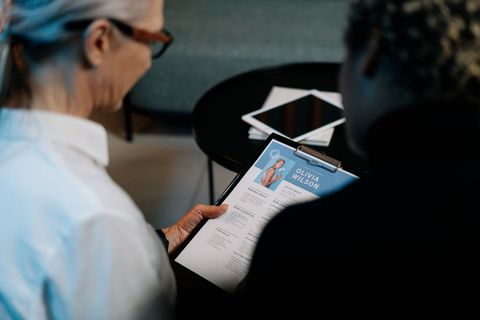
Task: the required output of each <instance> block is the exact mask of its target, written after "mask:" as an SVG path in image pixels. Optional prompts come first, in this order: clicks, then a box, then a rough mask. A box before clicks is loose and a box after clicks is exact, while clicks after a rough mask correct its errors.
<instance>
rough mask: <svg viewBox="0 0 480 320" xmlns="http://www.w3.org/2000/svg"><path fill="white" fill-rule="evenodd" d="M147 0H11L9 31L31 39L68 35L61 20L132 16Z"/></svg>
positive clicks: (140, 11)
mask: <svg viewBox="0 0 480 320" xmlns="http://www.w3.org/2000/svg"><path fill="white" fill-rule="evenodd" d="M148 3H149V0H13V3H12V14H11V23H10V33H11V34H12V35H13V36H20V37H24V38H27V39H32V40H34V41H35V42H52V41H58V40H60V41H61V40H63V39H65V38H67V37H68V36H69V33H68V31H67V30H65V29H64V28H63V26H64V24H65V22H67V21H74V20H85V19H94V18H101V17H109V18H116V19H119V20H123V21H127V22H128V21H132V20H136V19H138V18H140V17H142V16H143V15H145V14H146V12H147V10H148V9H147V5H148Z"/></svg>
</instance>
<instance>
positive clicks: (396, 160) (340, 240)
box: [240, 0, 480, 319]
mask: <svg viewBox="0 0 480 320" xmlns="http://www.w3.org/2000/svg"><path fill="white" fill-rule="evenodd" d="M315 32H322V31H320V30H318V31H315ZM345 42H346V46H347V55H346V57H345V60H344V63H343V66H342V71H341V74H340V79H339V84H340V89H341V92H342V96H343V103H344V108H345V117H346V131H347V136H348V140H349V143H350V146H351V147H352V149H353V150H354V151H355V152H356V153H358V154H359V155H361V156H364V157H365V158H366V159H367V160H368V161H369V163H370V170H369V171H370V172H369V173H368V174H365V175H363V176H362V177H361V179H359V180H358V181H356V182H354V183H352V184H351V185H349V186H347V187H345V188H344V189H343V190H340V191H338V192H336V193H333V194H330V195H328V196H325V197H323V198H321V199H318V200H315V201H312V202H308V203H304V204H299V205H295V206H291V207H288V208H286V209H285V210H283V211H282V212H281V213H279V214H278V215H276V216H275V217H274V218H273V219H272V220H271V221H270V222H269V223H268V224H267V226H266V227H265V229H264V231H263V233H262V234H261V236H260V239H259V242H258V244H257V247H256V249H255V252H254V255H253V258H252V262H251V267H250V270H249V274H248V276H247V278H246V279H245V281H244V282H243V283H242V288H241V290H240V292H241V296H242V297H243V299H244V300H243V302H244V305H243V307H244V308H247V309H249V307H250V306H254V309H255V310H256V311H255V312H256V314H257V315H258V314H264V315H268V316H269V317H270V318H274V317H275V316H280V317H285V316H287V315H294V316H295V318H298V319H305V318H321V317H323V316H326V317H328V316H332V315H333V317H335V318H337V317H338V318H343V317H346V318H352V317H354V318H364V317H365V318H382V319H388V318H392V317H404V318H407V317H408V318H411V317H429V318H431V317H439V316H442V317H444V316H446V315H448V314H449V313H450V312H453V314H455V316H456V317H461V314H464V313H467V314H468V312H475V314H478V310H477V301H476V299H475V298H474V296H472V295H471V293H472V289H473V290H475V288H477V287H478V285H479V284H480V283H479V280H478V269H479V267H480V266H479V264H478V262H477V260H478V259H477V257H476V254H477V251H478V243H480V232H479V230H480V219H479V214H478V212H479V203H478V196H479V190H480V1H476V0H473V1H466V0H357V1H355V2H354V3H353V4H352V6H351V11H350V18H349V23H348V27H347V30H346V36H345ZM340 160H341V159H340ZM266 297H268V298H266ZM267 299H268V301H267ZM249 310H250V311H251V312H253V311H252V309H249Z"/></svg>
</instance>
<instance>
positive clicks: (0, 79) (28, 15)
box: [0, 0, 151, 103]
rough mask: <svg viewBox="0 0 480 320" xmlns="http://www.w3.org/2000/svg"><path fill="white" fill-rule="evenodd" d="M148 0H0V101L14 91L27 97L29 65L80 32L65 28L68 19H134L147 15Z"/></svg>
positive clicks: (65, 46)
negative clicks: (19, 51)
mask: <svg viewBox="0 0 480 320" xmlns="http://www.w3.org/2000/svg"><path fill="white" fill-rule="evenodd" d="M150 2H151V0H0V7H1V9H2V10H0V11H1V12H0V13H1V15H0V22H1V23H0V25H3V29H2V28H0V33H1V35H0V73H1V74H0V100H2V101H0V103H4V102H5V100H8V99H10V98H12V97H13V96H15V95H17V94H20V96H25V97H28V96H30V95H31V93H30V88H29V86H28V84H27V83H26V78H27V77H28V72H29V70H28V69H29V66H28V65H29V64H31V63H35V62H38V61H40V59H43V58H46V57H48V56H50V55H53V54H54V53H55V52H57V51H60V50H61V49H63V48H68V47H71V44H72V43H71V42H72V41H74V39H75V37H74V36H77V38H78V36H79V34H78V32H76V33H74V32H72V31H70V30H67V28H65V24H66V23H67V22H71V21H80V20H83V21H85V20H94V19H96V18H113V19H118V20H122V21H125V22H133V21H135V20H138V19H141V18H142V17H143V16H145V15H146V14H147V12H148V7H149V4H150ZM6 7H8V10H7V9H6ZM19 43H20V44H21V45H22V57H21V58H22V59H23V60H25V61H24V62H26V65H27V67H25V66H24V67H21V65H23V64H24V63H19V62H18V61H17V60H18V59H19V58H18V57H17V54H16V53H15V48H16V46H17V44H19ZM10 47H12V48H10ZM17 51H18V50H17ZM12 52H13V53H12ZM14 56H15V57H14ZM30 67H31V66H30ZM21 99H23V98H21Z"/></svg>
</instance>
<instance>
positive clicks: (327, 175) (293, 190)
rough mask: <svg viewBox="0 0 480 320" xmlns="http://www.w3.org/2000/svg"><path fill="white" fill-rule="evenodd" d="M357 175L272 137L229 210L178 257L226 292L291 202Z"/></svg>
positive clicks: (245, 270)
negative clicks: (270, 224)
mask: <svg viewBox="0 0 480 320" xmlns="http://www.w3.org/2000/svg"><path fill="white" fill-rule="evenodd" d="M355 179H357V177H356V176H355V175H353V174H351V173H349V172H347V171H344V170H342V169H338V170H337V168H332V166H331V165H329V164H328V163H326V162H323V161H321V160H319V159H318V158H315V157H313V156H311V155H309V154H306V153H303V152H301V151H298V150H297V149H296V148H294V147H292V146H290V145H287V144H285V143H283V142H280V141H277V140H272V141H271V142H270V143H269V144H268V146H267V147H266V148H265V149H264V151H263V152H262V154H261V155H260V157H259V158H258V159H257V160H256V162H255V164H254V165H253V166H252V167H250V168H249V170H248V171H247V172H246V173H245V174H244V176H243V177H241V179H240V181H239V182H238V184H236V185H235V186H234V188H233V189H232V190H231V191H230V193H229V194H228V195H227V197H226V198H225V200H224V201H223V202H224V203H227V204H229V209H228V211H227V212H226V213H225V214H224V215H222V216H221V217H219V218H217V219H213V220H209V221H207V223H206V224H205V225H204V226H203V227H202V228H201V229H200V231H199V232H198V233H197V234H196V235H195V236H194V237H193V239H192V240H191V241H190V242H189V243H188V245H187V246H186V247H185V248H184V249H183V250H182V251H181V252H180V254H179V255H178V256H177V258H176V259H175V261H176V262H178V263H179V264H181V265H183V266H184V267H186V268H187V269H190V270H191V271H193V272H195V273H197V274H198V275H200V276H202V277H203V278H205V279H207V280H208V281H210V282H212V283H214V284H215V285H217V286H218V287H220V288H222V289H224V290H225V291H227V292H234V291H235V289H236V287H237V285H238V284H239V283H240V281H241V280H242V279H243V278H244V277H245V276H246V274H247V273H248V269H249V266H250V261H251V258H252V255H253V251H254V249H255V246H256V243H257V240H258V237H259V236H260V233H261V232H262V230H263V228H264V226H265V225H266V224H267V223H268V221H269V220H270V219H271V218H272V217H273V216H274V215H276V214H277V213H279V212H280V211H281V210H282V209H283V208H285V207H286V206H288V205H291V204H294V203H298V202H303V201H309V200H313V199H316V198H319V197H322V196H324V195H326V194H328V193H331V192H333V191H335V190H338V189H339V188H342V187H344V186H345V185H347V184H349V183H351V182H352V181H353V180H355Z"/></svg>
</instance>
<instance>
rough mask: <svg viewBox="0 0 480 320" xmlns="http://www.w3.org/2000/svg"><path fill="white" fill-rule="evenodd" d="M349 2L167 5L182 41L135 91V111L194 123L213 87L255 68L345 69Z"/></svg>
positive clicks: (193, 0) (171, 1) (209, 0)
mask: <svg viewBox="0 0 480 320" xmlns="http://www.w3.org/2000/svg"><path fill="white" fill-rule="evenodd" d="M348 3H349V1H348V0H165V28H167V29H168V30H169V31H171V32H172V33H173V35H174V37H175V41H174V43H173V44H172V46H171V47H170V48H169V49H168V51H167V52H166V53H165V55H164V56H162V57H161V58H160V59H159V60H157V61H154V62H153V65H152V68H151V69H150V70H149V71H148V72H147V74H146V75H145V76H144V77H143V78H142V79H141V80H140V81H139V83H138V84H137V85H136V86H135V87H134V88H133V90H132V91H131V92H130V94H129V97H128V101H127V102H128V104H130V106H131V107H130V110H136V111H142V112H146V113H150V114H159V115H169V114H170V115H180V116H186V117H188V116H189V115H190V114H191V112H192V110H193V108H194V106H195V102H196V101H197V100H198V99H199V98H200V97H201V95H202V94H203V93H204V92H206V91H207V90H208V89H209V88H210V87H212V86H213V85H215V84H217V83H218V82H220V81H222V80H224V79H226V78H228V77H231V76H233V75H235V74H238V73H241V72H245V71H248V70H251V69H254V68H259V67H268V66H274V65H279V64H283V63H293V62H305V61H327V62H339V61H341V59H342V55H343V52H344V49H343V39H342V34H343V31H344V26H345V25H346V15H347V9H348Z"/></svg>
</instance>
